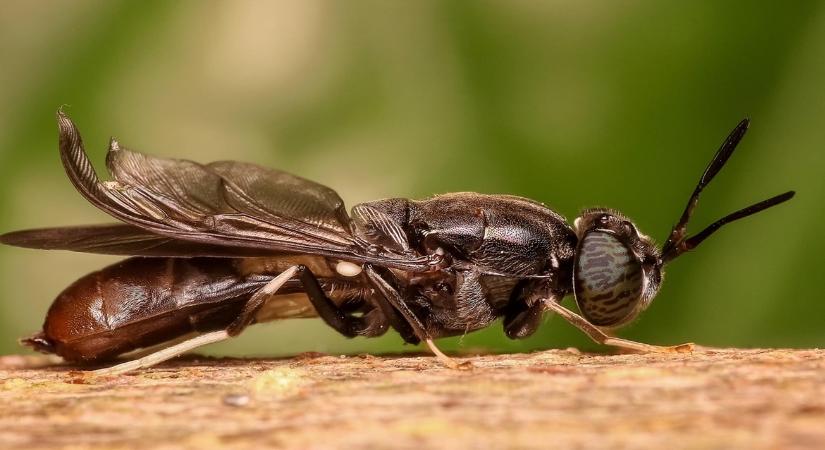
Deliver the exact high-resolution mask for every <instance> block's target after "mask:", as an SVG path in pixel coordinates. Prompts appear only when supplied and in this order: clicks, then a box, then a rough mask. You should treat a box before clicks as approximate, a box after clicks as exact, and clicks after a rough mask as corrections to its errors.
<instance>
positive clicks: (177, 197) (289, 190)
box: [57, 111, 428, 270]
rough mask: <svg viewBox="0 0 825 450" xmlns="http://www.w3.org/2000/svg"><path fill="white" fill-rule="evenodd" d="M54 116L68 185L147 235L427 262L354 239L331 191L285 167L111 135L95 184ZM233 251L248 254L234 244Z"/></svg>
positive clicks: (402, 263) (77, 146)
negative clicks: (157, 153)
mask: <svg viewBox="0 0 825 450" xmlns="http://www.w3.org/2000/svg"><path fill="white" fill-rule="evenodd" d="M57 119H58V125H59V128H60V156H61V160H62V162H63V166H64V167H65V169H66V173H67V175H68V176H69V179H70V180H71V181H72V184H74V186H75V187H76V188H77V190H78V191H79V192H80V193H81V194H83V196H84V197H86V199H87V200H88V201H89V202H91V203H92V204H94V205H95V206H97V207H98V208H100V209H101V210H103V211H105V212H106V213H108V214H110V215H111V216H113V217H115V218H117V219H118V220H121V221H123V222H125V223H127V224H130V225H133V226H134V227H137V228H140V229H142V230H144V231H146V232H148V233H149V234H151V235H159V236H162V237H166V238H170V239H174V240H180V241H188V242H197V243H201V244H207V245H209V246H214V247H229V248H236V249H239V248H244V249H251V248H254V249H257V250H256V251H266V252H279V253H310V254H317V255H322V256H330V257H336V258H341V259H347V260H353V261H362V262H375V263H380V264H383V265H389V266H393V267H398V268H404V269H407V270H426V269H427V268H428V265H427V259H426V257H417V256H409V255H405V254H399V253H395V252H392V251H391V250H387V249H375V248H374V246H372V247H370V246H369V245H367V244H366V243H365V242H364V241H362V240H360V239H358V238H356V237H355V236H354V235H353V233H352V227H351V221H350V218H349V216H348V215H347V214H346V210H345V209H344V202H343V201H342V200H341V198H340V197H339V196H338V195H337V194H336V193H335V192H334V191H332V190H331V189H329V188H327V187H325V186H322V185H319V184H317V183H314V182H311V181H309V180H305V179H303V178H300V177H297V176H294V175H291V174H288V173H286V172H281V171H277V170H272V169H265V168H262V167H259V166H255V165H252V164H246V163H240V162H233V161H224V162H216V163H212V164H208V165H203V164H199V163H196V162H192V161H186V160H175V159H163V158H156V157H151V156H148V155H144V154H142V153H138V152H133V151H129V150H126V149H123V148H121V147H120V145H119V144H118V143H117V141H115V140H112V141H111V144H110V149H109V153H108V155H107V157H106V166H107V168H108V170H109V173H110V175H111V177H112V178H113V180H112V181H106V182H101V181H100V180H99V178H98V176H97V174H96V173H95V171H94V168H93V167H92V165H91V163H90V162H89V158H88V156H87V155H86V153H85V151H84V149H83V142H82V139H81V137H80V134H79V132H78V130H77V128H76V126H75V125H74V123H73V122H72V121H71V120H70V119H69V118H68V117H67V116H66V115H65V114H64V113H63V112H62V111H58V113H57ZM142 239H150V237H149V236H144V237H143V238H142ZM129 245H131V244H129ZM168 245H171V244H168ZM246 252H249V250H246ZM238 256H248V254H243V251H240V250H239V255H238Z"/></svg>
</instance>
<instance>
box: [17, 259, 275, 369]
mask: <svg viewBox="0 0 825 450" xmlns="http://www.w3.org/2000/svg"><path fill="white" fill-rule="evenodd" d="M270 278H271V277H263V276H245V275H239V274H238V273H237V272H236V270H235V263H234V260H232V259H212V258H192V259H176V258H130V259H127V260H124V261H121V262H119V263H117V264H114V265H111V266H109V267H106V268H104V269H102V270H100V271H97V272H93V273H91V274H89V275H86V276H85V277H83V278H81V279H79V280H78V281H76V282H75V283H73V284H72V285H71V286H69V287H68V288H66V289H65V290H64V291H63V292H62V293H61V294H60V295H59V296H58V297H57V299H55V301H54V303H53V304H52V306H51V308H50V309H49V312H48V315H47V316H46V321H45V323H44V324H43V331H42V332H41V333H39V334H38V335H36V336H33V337H32V338H29V339H28V340H26V341H24V342H25V343H27V344H29V345H31V346H33V347H35V348H36V349H38V350H40V351H45V352H49V353H56V354H58V355H60V356H62V357H63V358H65V359H66V360H69V361H76V362H81V361H84V362H85V361H88V362H91V361H100V360H105V359H110V358H113V357H115V356H117V355H119V354H122V353H125V352H128V351H131V350H134V349H138V348H143V347H148V346H152V345H155V344H159V343H161V342H165V341H168V340H170V339H174V338H177V337H180V336H183V335H185V334H187V333H190V332H193V331H210V330H216V329H220V328H223V327H226V326H227V325H228V324H229V323H230V322H231V321H232V320H233V319H234V318H235V317H236V316H237V314H238V313H239V312H240V310H241V308H242V306H243V304H244V302H245V301H246V300H247V299H248V298H249V296H251V295H252V293H253V292H254V291H255V290H257V289H258V288H260V287H261V286H263V284H265V283H266V282H267V281H268V279H270Z"/></svg>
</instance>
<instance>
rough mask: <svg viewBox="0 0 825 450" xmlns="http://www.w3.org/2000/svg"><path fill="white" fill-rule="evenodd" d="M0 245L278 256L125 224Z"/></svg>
mask: <svg viewBox="0 0 825 450" xmlns="http://www.w3.org/2000/svg"><path fill="white" fill-rule="evenodd" d="M0 243H3V244H7V245H15V246H17V247H25V248H36V249H42V250H72V251H76V252H85V253H99V254H104V255H127V256H155V257H194V256H208V257H241V256H273V254H277V253H274V252H272V251H268V250H261V249H257V248H252V247H237V248H236V247H226V246H219V245H210V244H205V243H201V242H191V241H183V240H178V239H172V238H169V237H166V236H161V235H158V234H153V233H150V232H148V231H144V230H143V229H141V228H138V227H136V226H134V225H129V224H125V223H122V224H111V225H109V224H106V225H85V226H75V227H58V228H41V229H36V230H23V231H13V232H11V233H6V234H3V235H0Z"/></svg>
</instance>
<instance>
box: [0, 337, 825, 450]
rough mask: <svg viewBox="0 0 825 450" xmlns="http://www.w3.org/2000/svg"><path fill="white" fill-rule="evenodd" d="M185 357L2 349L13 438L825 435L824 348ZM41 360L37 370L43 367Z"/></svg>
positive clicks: (672, 441)
mask: <svg viewBox="0 0 825 450" xmlns="http://www.w3.org/2000/svg"><path fill="white" fill-rule="evenodd" d="M461 359H470V360H472V363H473V365H474V366H475V367H474V369H472V370H466V371H457V370H449V369H445V368H443V367H442V366H440V365H439V364H438V363H437V362H436V361H435V360H434V359H433V358H431V357H424V356H420V357H419V356H389V357H373V356H363V357H360V356H350V357H336V356H324V355H301V356H298V357H295V358H291V359H278V360H239V359H206V358H186V359H183V360H178V361H175V362H172V363H168V364H165V365H162V366H160V367H158V368H155V369H151V370H146V371H142V372H139V373H137V374H132V375H121V376H113V377H97V378H94V377H89V376H87V375H85V374H83V373H81V372H77V371H72V370H71V369H70V368H66V367H60V366H51V367H49V366H46V367H42V366H44V365H48V364H49V360H48V359H45V358H40V357H3V358H0V401H2V403H1V404H2V409H0V443H2V448H6V449H15V448H21V449H35V448H72V449H87V448H89V449H97V448H193V449H194V448H197V449H205V448H232V449H247V448H249V449H252V448H261V447H264V446H278V447H290V448H329V447H347V448H385V447H396V448H416V449H419V448H455V447H473V448H502V447H507V448H540V447H541V448H570V447H576V448H605V447H612V448H616V447H631V448H655V449H661V448H748V449H752V448H825V351H822V350H733V349H730V350H728V349H718V350H716V349H703V350H697V351H696V352H694V353H693V354H673V355H650V354H648V355H587V354H579V353H578V352H576V351H573V350H551V351H545V352H539V353H532V354H516V355H489V356H480V357H473V358H461ZM38 367H40V368H38Z"/></svg>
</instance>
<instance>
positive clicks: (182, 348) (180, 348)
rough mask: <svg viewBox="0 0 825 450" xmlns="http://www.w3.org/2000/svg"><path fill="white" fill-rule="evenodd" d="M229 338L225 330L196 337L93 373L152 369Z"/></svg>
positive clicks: (109, 373)
mask: <svg viewBox="0 0 825 450" xmlns="http://www.w3.org/2000/svg"><path fill="white" fill-rule="evenodd" d="M229 337H230V336H229V334H227V332H226V331H224V330H221V331H213V332H211V333H205V334H201V335H200V336H195V337H193V338H192V339H189V340H186V341H183V342H181V343H179V344H175V345H173V346H171V347H166V348H164V349H163V350H158V351H156V352H155V353H151V354H149V355H146V356H144V357H142V358H138V359H133V360H132V361H126V362H125V363H121V364H118V365H115V366H112V367H106V368H105V369H98V370H93V371H91V373H92V374H94V375H119V374H122V373H126V372H130V371H132V370H137V369H143V368H146V367H151V366H154V365H155V364H158V363H161V362H163V361H166V360H168V359H172V358H174V357H176V356H180V355H182V354H184V353H186V352H188V351H189V350H194V349H196V348H198V347H201V346H204V345H207V344H213V343H215V342H220V341H223V340H226V339H229Z"/></svg>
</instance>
